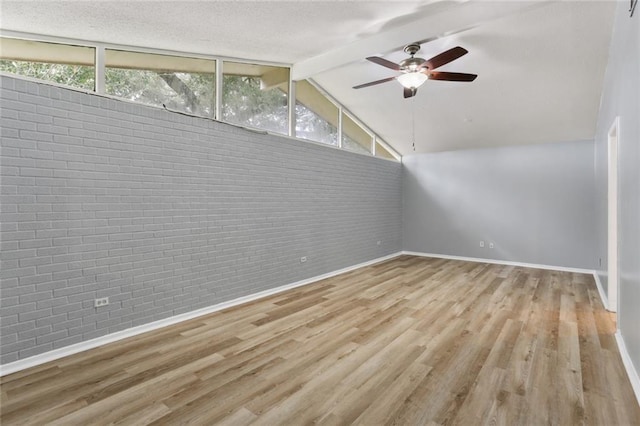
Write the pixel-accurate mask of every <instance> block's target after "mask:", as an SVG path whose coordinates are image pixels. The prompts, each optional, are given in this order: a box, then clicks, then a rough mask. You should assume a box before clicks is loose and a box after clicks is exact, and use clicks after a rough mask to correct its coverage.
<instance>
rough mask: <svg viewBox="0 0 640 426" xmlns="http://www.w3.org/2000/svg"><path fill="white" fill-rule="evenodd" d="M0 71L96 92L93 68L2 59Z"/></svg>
mask: <svg viewBox="0 0 640 426" xmlns="http://www.w3.org/2000/svg"><path fill="white" fill-rule="evenodd" d="M0 71H4V72H8V73H11V74H18V75H23V76H26V77H32V78H37V79H40V80H46V81H52V82H54V83H58V84H65V85H67V86H72V87H77V88H80V89H85V90H94V88H95V76H94V71H93V67H87V66H83V65H66V64H47V63H42V62H23V61H12V60H6V59H0Z"/></svg>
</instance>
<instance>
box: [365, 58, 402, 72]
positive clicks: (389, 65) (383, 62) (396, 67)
mask: <svg viewBox="0 0 640 426" xmlns="http://www.w3.org/2000/svg"><path fill="white" fill-rule="evenodd" d="M367 60H368V61H371V62H373V63H374V64H378V65H382V66H383V67H387V68H391V69H392V70H394V71H400V65H398V64H396V63H395V62H391V61H387V60H386V59H384V58H381V57H379V56H369V57H368V58H367Z"/></svg>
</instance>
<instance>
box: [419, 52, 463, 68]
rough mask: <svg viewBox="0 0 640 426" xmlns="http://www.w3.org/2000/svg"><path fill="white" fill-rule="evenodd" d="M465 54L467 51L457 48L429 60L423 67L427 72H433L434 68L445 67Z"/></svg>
mask: <svg viewBox="0 0 640 426" xmlns="http://www.w3.org/2000/svg"><path fill="white" fill-rule="evenodd" d="M467 53H468V51H467V49H465V48H462V47H460V46H457V47H454V48H452V49H449V50H447V51H445V52H442V53H441V54H439V55H436V56H434V57H433V58H431V59H429V60H428V61H427V62H425V63H424V66H425V67H427V68H428V69H429V70H435V69H436V68H439V67H441V66H443V65H446V64H448V63H449V62H451V61H455V60H456V59H458V58H459V57H461V56H464V55H466V54H467Z"/></svg>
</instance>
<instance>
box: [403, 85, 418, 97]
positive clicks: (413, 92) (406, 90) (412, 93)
mask: <svg viewBox="0 0 640 426" xmlns="http://www.w3.org/2000/svg"><path fill="white" fill-rule="evenodd" d="M416 93H418V89H416V88H415V87H414V88H409V87H405V88H404V98H405V99H407V98H410V97H412V96H415V95H416Z"/></svg>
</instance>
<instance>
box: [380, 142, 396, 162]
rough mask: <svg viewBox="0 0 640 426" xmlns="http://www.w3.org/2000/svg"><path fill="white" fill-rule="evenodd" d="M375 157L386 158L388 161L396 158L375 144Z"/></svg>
mask: <svg viewBox="0 0 640 426" xmlns="http://www.w3.org/2000/svg"><path fill="white" fill-rule="evenodd" d="M376 157H381V158H388V159H389V160H395V159H396V157H394V156H393V155H391V153H390V152H389V150H387V149H386V148H385V147H384V146H382V145H380V144H379V143H378V142H376Z"/></svg>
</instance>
